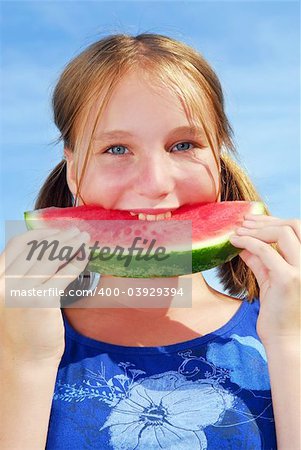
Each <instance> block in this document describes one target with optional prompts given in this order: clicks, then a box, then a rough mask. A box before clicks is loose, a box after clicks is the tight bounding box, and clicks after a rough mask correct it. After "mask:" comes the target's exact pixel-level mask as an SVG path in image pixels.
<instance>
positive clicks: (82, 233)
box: [81, 231, 90, 241]
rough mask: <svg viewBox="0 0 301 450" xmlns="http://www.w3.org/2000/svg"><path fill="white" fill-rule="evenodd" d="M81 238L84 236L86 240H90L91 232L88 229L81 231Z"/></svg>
mask: <svg viewBox="0 0 301 450" xmlns="http://www.w3.org/2000/svg"><path fill="white" fill-rule="evenodd" d="M81 238H82V239H83V240H84V241H89V240H90V235H89V233H88V232H87V231H82V232H81Z"/></svg>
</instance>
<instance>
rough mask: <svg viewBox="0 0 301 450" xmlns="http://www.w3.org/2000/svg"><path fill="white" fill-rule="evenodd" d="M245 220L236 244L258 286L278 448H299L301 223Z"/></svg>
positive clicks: (260, 327) (259, 327) (250, 217)
mask: <svg viewBox="0 0 301 450" xmlns="http://www.w3.org/2000/svg"><path fill="white" fill-rule="evenodd" d="M245 219H246V220H245V221H244V222H243V227H242V228H239V229H237V230H236V233H237V234H238V236H237V237H236V239H234V240H233V243H234V245H236V246H237V247H239V248H242V249H243V250H242V252H241V253H240V254H239V255H240V257H241V258H242V259H243V261H244V262H245V263H246V264H247V266H249V268H250V269H251V270H252V271H253V273H254V274H255V276H256V279H257V282H258V285H259V289H260V293H259V299H260V311H259V314H258V319H257V324H256V330H257V333H258V336H259V337H260V339H261V342H262V344H263V345H264V347H265V350H266V354H267V359H268V368H269V374H270V383H271V391H272V401H273V409H274V416H275V425H276V434H277V443H278V448H279V450H300V446H301V445H300V419H301V418H300V335H301V321H300V318H301V317H300V291H301V276H300V274H301V267H300V250H301V222H300V220H297V219H280V218H277V217H272V216H264V215H257V216H256V215H248V216H245ZM231 239H232V238H231ZM272 243H276V244H277V249H278V251H276V250H275V249H274V248H272V247H271V246H270V245H269V244H272Z"/></svg>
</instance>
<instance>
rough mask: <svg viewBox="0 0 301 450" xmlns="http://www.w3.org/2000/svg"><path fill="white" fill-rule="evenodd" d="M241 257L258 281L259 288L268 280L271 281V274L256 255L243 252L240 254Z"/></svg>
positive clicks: (246, 251)
mask: <svg viewBox="0 0 301 450" xmlns="http://www.w3.org/2000/svg"><path fill="white" fill-rule="evenodd" d="M239 257H240V258H241V259H242V260H243V261H244V262H245V263H246V265H247V266H248V267H249V268H250V269H251V270H252V272H253V273H254V275H255V277H256V279H257V282H258V285H259V287H261V286H262V285H263V284H264V283H265V282H267V280H268V279H269V272H268V270H267V269H266V267H265V266H264V264H263V263H262V262H261V259H260V258H259V257H258V256H256V255H254V254H253V253H251V252H249V251H248V250H243V251H241V252H240V253H239Z"/></svg>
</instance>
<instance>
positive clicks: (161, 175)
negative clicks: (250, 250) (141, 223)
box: [134, 152, 175, 200]
mask: <svg viewBox="0 0 301 450" xmlns="http://www.w3.org/2000/svg"><path fill="white" fill-rule="evenodd" d="M137 169H138V173H136V177H135V181H134V183H135V190H136V192H137V194H138V195H140V196H143V197H145V198H151V199H158V200H160V199H163V198H165V197H166V196H167V195H168V194H170V193H171V192H172V191H173V190H174V188H175V177H174V174H173V171H172V166H171V161H170V159H169V157H168V155H167V154H163V155H162V154H157V153H155V152H153V153H151V154H149V155H148V157H144V158H142V160H141V161H140V164H139V166H138V167H137Z"/></svg>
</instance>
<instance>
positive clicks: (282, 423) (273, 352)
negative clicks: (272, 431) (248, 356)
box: [265, 338, 301, 450]
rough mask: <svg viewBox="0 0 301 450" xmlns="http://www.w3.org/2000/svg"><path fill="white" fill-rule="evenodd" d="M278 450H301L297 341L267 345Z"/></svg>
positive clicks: (298, 351)
mask: <svg viewBox="0 0 301 450" xmlns="http://www.w3.org/2000/svg"><path fill="white" fill-rule="evenodd" d="M265 351H266V355H267V359H268V368H269V375H270V383H271V392H272V402H273V410H274V417H275V426H276V435H277V445H278V450H300V446H301V444H300V443H301V434H300V423H301V414H300V403H301V396H300V359H301V357H300V354H301V352H300V339H299V338H298V339H297V338H294V339H293V338H288V339H287V341H284V340H281V341H279V342H277V341H275V342H274V343H273V344H272V345H266V346H265Z"/></svg>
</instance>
